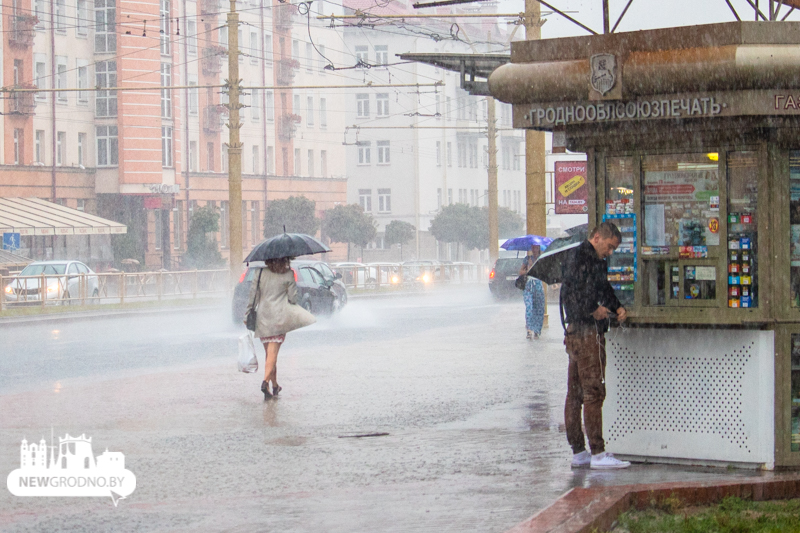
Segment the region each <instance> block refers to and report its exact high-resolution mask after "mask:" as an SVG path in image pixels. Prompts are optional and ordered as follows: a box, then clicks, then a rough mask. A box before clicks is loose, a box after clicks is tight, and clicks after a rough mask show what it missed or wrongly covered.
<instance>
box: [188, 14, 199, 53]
mask: <svg viewBox="0 0 800 533" xmlns="http://www.w3.org/2000/svg"><path fill="white" fill-rule="evenodd" d="M186 52H187V53H188V54H189V55H193V56H194V55H197V22H196V21H194V20H187V21H186Z"/></svg>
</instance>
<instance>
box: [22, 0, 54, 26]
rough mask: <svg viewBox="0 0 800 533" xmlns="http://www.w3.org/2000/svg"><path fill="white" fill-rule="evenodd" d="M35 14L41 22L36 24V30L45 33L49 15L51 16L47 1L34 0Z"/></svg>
mask: <svg viewBox="0 0 800 533" xmlns="http://www.w3.org/2000/svg"><path fill="white" fill-rule="evenodd" d="M18 9H19V8H18ZM33 14H34V16H36V18H37V19H39V22H37V23H36V26H34V28H36V29H37V30H40V31H43V30H44V25H45V22H47V18H48V17H47V15H48V14H49V12H48V10H47V7H46V6H45V0H33Z"/></svg>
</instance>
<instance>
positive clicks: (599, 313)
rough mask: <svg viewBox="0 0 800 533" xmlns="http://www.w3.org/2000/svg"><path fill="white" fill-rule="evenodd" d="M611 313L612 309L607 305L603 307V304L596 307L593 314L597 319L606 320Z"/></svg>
mask: <svg viewBox="0 0 800 533" xmlns="http://www.w3.org/2000/svg"><path fill="white" fill-rule="evenodd" d="M609 313H611V311H610V310H609V309H608V308H607V307H603V306H602V305H601V306H600V307H598V308H597V309H595V311H594V313H592V316H593V317H594V319H595V320H605V319H606V318H608V315H609Z"/></svg>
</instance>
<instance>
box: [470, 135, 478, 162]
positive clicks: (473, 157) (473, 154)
mask: <svg viewBox="0 0 800 533" xmlns="http://www.w3.org/2000/svg"><path fill="white" fill-rule="evenodd" d="M469 168H478V141H470V143H469Z"/></svg>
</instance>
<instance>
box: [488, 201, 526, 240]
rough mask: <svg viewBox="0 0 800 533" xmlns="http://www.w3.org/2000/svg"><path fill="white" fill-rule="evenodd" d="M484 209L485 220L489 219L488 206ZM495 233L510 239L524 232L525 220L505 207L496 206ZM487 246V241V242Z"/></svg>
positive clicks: (502, 237)
mask: <svg viewBox="0 0 800 533" xmlns="http://www.w3.org/2000/svg"><path fill="white" fill-rule="evenodd" d="M483 209H484V210H486V221H487V225H488V221H489V208H488V207H484V208H483ZM497 233H498V238H500V239H510V238H512V237H519V236H520V235H524V234H525V220H524V219H523V218H522V217H521V216H520V215H518V214H517V213H515V212H514V211H512V210H511V209H509V208H507V207H498V208H497ZM487 247H488V242H487Z"/></svg>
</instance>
